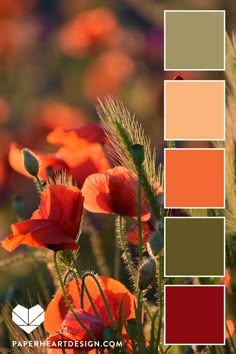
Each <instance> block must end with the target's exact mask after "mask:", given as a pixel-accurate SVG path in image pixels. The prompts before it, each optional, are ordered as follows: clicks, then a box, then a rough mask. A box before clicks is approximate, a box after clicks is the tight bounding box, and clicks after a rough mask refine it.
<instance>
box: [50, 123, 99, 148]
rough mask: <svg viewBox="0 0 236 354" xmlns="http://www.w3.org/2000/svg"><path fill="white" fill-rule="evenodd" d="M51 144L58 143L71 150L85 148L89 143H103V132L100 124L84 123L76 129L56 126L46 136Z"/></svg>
mask: <svg viewBox="0 0 236 354" xmlns="http://www.w3.org/2000/svg"><path fill="white" fill-rule="evenodd" d="M47 141H48V142H49V143H51V144H55V145H60V146H63V147H66V148H68V149H71V150H80V149H83V148H86V147H87V146H88V144H90V143H99V144H104V143H105V132H104V130H103V128H102V126H101V125H99V124H95V123H89V124H85V125H83V126H82V127H80V128H78V129H62V128H56V129H55V130H53V131H52V132H51V133H50V134H49V135H48V136H47Z"/></svg>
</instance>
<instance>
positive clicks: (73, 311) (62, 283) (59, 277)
mask: <svg viewBox="0 0 236 354" xmlns="http://www.w3.org/2000/svg"><path fill="white" fill-rule="evenodd" d="M54 264H55V269H56V273H57V276H58V279H59V283H60V286H61V290H62V294H63V297H64V300H65V303H66V305H67V307H68V309H69V310H70V312H71V313H72V314H73V315H74V317H75V318H76V320H77V321H78V323H79V324H80V326H81V327H82V328H83V329H84V330H85V331H86V332H87V333H88V335H89V336H90V338H91V340H94V341H96V338H95V337H94V335H93V333H92V332H91V331H90V330H89V329H88V328H87V327H86V326H85V325H84V323H83V322H82V321H81V319H80V318H79V316H78V315H77V313H76V312H75V310H74V309H73V307H72V305H71V303H70V300H69V298H68V295H67V293H66V288H65V285H64V282H63V279H62V277H61V274H60V270H59V266H58V263H57V252H55V253H54Z"/></svg>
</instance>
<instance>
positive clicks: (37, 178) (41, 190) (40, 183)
mask: <svg viewBox="0 0 236 354" xmlns="http://www.w3.org/2000/svg"><path fill="white" fill-rule="evenodd" d="M35 178H36V181H37V183H38V186H39V190H40V192H43V185H42V182H41V181H40V179H39V176H38V175H37V176H36V177H35Z"/></svg>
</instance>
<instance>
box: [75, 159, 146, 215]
mask: <svg viewBox="0 0 236 354" xmlns="http://www.w3.org/2000/svg"><path fill="white" fill-rule="evenodd" d="M81 192H82V194H83V196H84V208H85V209H86V210H88V211H91V212H93V213H103V214H119V215H125V216H131V217H133V218H137V176H135V175H134V174H132V173H131V172H130V171H129V170H128V169H127V168H125V167H123V166H116V167H114V168H113V169H109V170H107V171H106V172H105V173H95V174H93V175H91V176H89V177H87V179H86V180H85V182H84V185H83V188H82V190H81ZM141 205H142V209H141V213H142V221H147V220H148V219H150V216H151V214H150V209H149V207H148V201H147V199H146V196H145V194H144V192H142V201H141Z"/></svg>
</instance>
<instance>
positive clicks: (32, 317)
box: [12, 305, 44, 333]
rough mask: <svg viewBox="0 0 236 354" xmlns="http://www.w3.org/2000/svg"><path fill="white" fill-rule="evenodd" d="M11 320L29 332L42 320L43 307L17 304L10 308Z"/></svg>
mask: <svg viewBox="0 0 236 354" xmlns="http://www.w3.org/2000/svg"><path fill="white" fill-rule="evenodd" d="M12 321H13V322H15V323H16V324H17V326H18V327H20V328H21V329H23V331H25V332H26V333H31V332H32V331H33V330H34V329H35V328H37V327H38V326H40V325H41V323H43V321H44V309H43V308H42V307H41V306H40V305H35V306H33V307H31V308H30V309H27V308H26V307H24V306H21V305H17V306H16V307H14V309H13V310H12Z"/></svg>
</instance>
